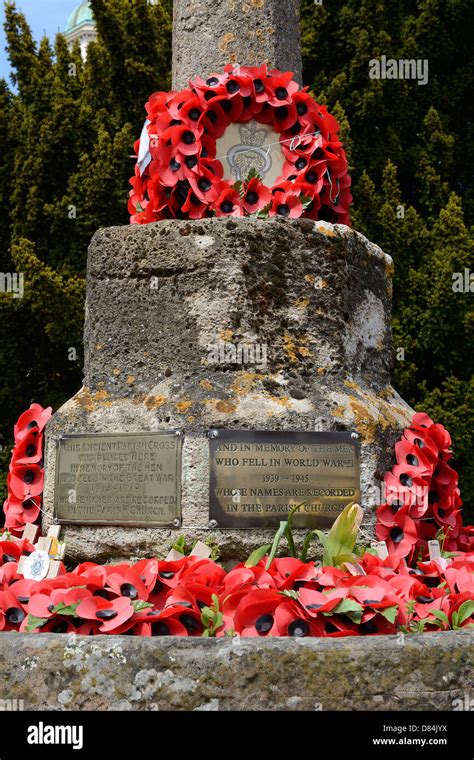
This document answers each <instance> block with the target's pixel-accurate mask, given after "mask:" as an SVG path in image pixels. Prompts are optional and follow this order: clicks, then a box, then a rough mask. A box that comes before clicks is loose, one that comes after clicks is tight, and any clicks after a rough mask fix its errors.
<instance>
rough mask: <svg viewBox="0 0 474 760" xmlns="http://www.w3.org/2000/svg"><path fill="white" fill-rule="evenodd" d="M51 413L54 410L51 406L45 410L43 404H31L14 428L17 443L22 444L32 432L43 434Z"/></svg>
mask: <svg viewBox="0 0 474 760" xmlns="http://www.w3.org/2000/svg"><path fill="white" fill-rule="evenodd" d="M51 413H52V409H51V407H50V406H49V407H48V408H47V409H43V407H42V406H41V404H31V406H30V408H29V409H27V411H26V412H23V414H21V415H20V417H19V418H18V421H17V423H16V425H15V426H14V428H13V434H14V436H15V443H20V441H22V440H23V438H24V437H25V436H27V435H28V433H30V432H31V431H32V430H37V431H38V432H39V433H41V432H42V431H43V430H44V428H45V427H46V423H47V422H48V420H49V419H50V417H51Z"/></svg>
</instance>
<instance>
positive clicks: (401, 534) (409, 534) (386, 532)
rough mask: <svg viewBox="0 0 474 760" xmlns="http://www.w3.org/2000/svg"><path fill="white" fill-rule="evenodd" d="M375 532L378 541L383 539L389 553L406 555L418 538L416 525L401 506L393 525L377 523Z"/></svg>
mask: <svg viewBox="0 0 474 760" xmlns="http://www.w3.org/2000/svg"><path fill="white" fill-rule="evenodd" d="M375 532H376V535H377V538H378V539H379V541H385V542H386V544H387V549H388V551H389V554H393V555H396V556H397V557H407V556H408V555H409V554H410V552H411V551H412V549H413V547H414V545H415V544H416V541H417V539H418V533H417V529H416V525H415V523H414V522H413V520H412V519H411V518H410V517H409V516H408V514H407V508H406V507H403V508H402V509H400V510H399V511H398V512H397V514H396V515H395V521H394V525H393V526H392V527H388V526H386V525H382V524H377V525H376V528H375Z"/></svg>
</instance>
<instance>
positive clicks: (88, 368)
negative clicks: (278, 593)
mask: <svg viewBox="0 0 474 760" xmlns="http://www.w3.org/2000/svg"><path fill="white" fill-rule="evenodd" d="M392 268H393V267H392V261H391V259H390V257H389V256H386V255H385V254H384V253H383V252H382V251H381V250H380V248H378V247H377V246H376V245H374V244H373V243H370V242H369V241H368V240H367V239H366V238H365V237H363V235H360V234H359V233H358V232H356V231H355V230H351V229H349V228H348V227H345V226H343V225H334V226H333V225H331V224H327V223H326V222H313V221H311V220H309V219H297V220H285V219H281V218H272V219H261V220H258V219H252V218H244V219H230V220H228V219H205V220H200V221H196V222H189V221H163V222H158V223H156V224H148V225H134V226H131V227H115V228H110V229H105V230H99V231H98V232H97V233H96V235H95V236H94V238H93V240H92V243H91V245H90V248H89V258H88V274H87V304H86V319H85V339H84V348H85V363H84V388H83V389H82V390H81V391H79V393H77V394H76V395H75V396H74V398H72V399H70V400H69V401H68V402H67V403H66V404H65V405H64V406H63V407H62V408H61V409H60V410H59V411H58V412H57V413H56V414H55V415H54V417H53V419H52V421H51V422H50V424H49V425H48V428H47V432H46V444H47V445H46V449H47V450H46V481H45V490H44V508H45V511H46V513H47V514H48V516H49V521H50V520H51V519H52V514H53V505H54V479H55V454H56V441H57V439H58V437H59V436H60V435H61V434H65V433H74V432H76V433H86V432H97V433H120V432H127V431H150V430H152V431H153V430H169V429H177V428H179V429H182V430H184V431H185V442H184V448H183V498H182V504H183V528H182V530H183V532H184V533H185V534H186V536H187V537H188V538H206V537H207V538H208V539H209V538H210V539H212V540H215V541H216V542H217V543H218V544H219V546H220V549H221V557H222V559H224V560H227V559H245V558H246V557H247V556H248V554H249V553H250V551H252V549H254V548H255V547H256V546H259V545H261V544H263V543H269V542H271V540H272V537H273V533H274V531H273V530H266V531H257V530H255V531H253V530H252V531H245V530H240V531H226V530H217V531H215V532H214V533H212V534H211V533H209V532H208V520H209V493H208V488H209V477H208V441H207V439H206V431H207V430H209V429H210V428H233V429H252V430H285V431H295V430H302V431H315V430H316V431H331V430H334V431H337V430H348V431H351V432H352V431H357V433H358V434H359V440H360V443H361V485H362V506H363V507H364V509H365V510H366V517H365V521H364V525H363V530H364V531H365V534H366V538H367V540H368V539H369V538H370V534H371V532H372V530H373V525H374V521H375V514H374V505H375V504H379V503H381V494H380V478H381V477H382V476H383V474H384V472H385V471H386V470H387V469H389V468H390V467H391V465H392V464H393V446H394V443H395V442H396V440H397V439H398V438H399V436H400V433H401V430H402V429H403V428H404V427H405V426H406V425H408V424H409V422H410V420H411V416H412V410H411V409H410V408H409V406H408V405H407V404H406V403H405V402H404V401H403V400H402V399H401V398H400V396H399V395H398V394H397V393H396V392H395V391H394V390H393V388H392V386H391V383H390V368H391V362H392V350H391V329H390V313H391V275H392ZM219 346H220V347H222V346H230V347H231V348H236V347H241V348H242V347H243V346H244V347H245V346H246V347H249V346H250V347H251V348H252V350H254V349H255V350H256V348H259V349H262V350H263V349H265V352H266V353H265V361H261V359H262V357H261V356H260V359H259V358H258V357H257V355H256V353H255V354H254V355H252V356H251V357H250V356H247V357H246V358H245V357H242V358H241V359H240V360H237V358H236V357H235V356H232V357H231V359H230V360H229V359H228V358H227V357H226V356H224V357H221V356H220V355H218V359H216V357H215V356H214V355H213V354H214V352H215V350H216V347H219ZM244 359H245V360H244ZM47 525H48V520H46V521H45V524H44V527H47ZM180 530H181V529H180V528H176V529H174V530H173V531H170V530H145V529H143V528H141V529H140V528H138V529H133V528H126V529H120V528H94V529H91V528H70V527H66V528H65V529H64V531H63V539H64V540H65V541H66V544H67V551H68V555H69V557H70V558H71V559H78V560H84V559H88V560H91V561H104V560H112V559H119V558H122V557H145V556H152V555H154V554H156V555H158V556H163V553H167V551H168V548H169V545H170V543H171V542H172V538H173V537H175V536H176V535H178V534H179V532H180Z"/></svg>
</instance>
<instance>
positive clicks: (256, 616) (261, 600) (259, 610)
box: [233, 589, 285, 637]
mask: <svg viewBox="0 0 474 760" xmlns="http://www.w3.org/2000/svg"><path fill="white" fill-rule="evenodd" d="M284 602H285V597H284V596H283V595H282V594H280V593H279V592H278V591H276V590H273V589H255V590H253V591H249V592H248V593H247V594H245V596H243V597H242V599H241V601H240V603H239V605H238V606H237V609H236V610H235V613H234V619H233V623H234V628H235V631H236V632H237V633H239V634H240V635H241V636H243V637H249V636H278V635H280V634H279V632H278V629H277V627H276V625H275V610H276V608H277V607H278V606H279V605H280V604H283V603H284Z"/></svg>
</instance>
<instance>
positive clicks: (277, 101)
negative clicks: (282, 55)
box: [264, 71, 298, 107]
mask: <svg viewBox="0 0 474 760" xmlns="http://www.w3.org/2000/svg"><path fill="white" fill-rule="evenodd" d="M269 73H270V76H269V77H268V78H267V79H266V80H265V83H264V84H265V90H266V91H267V93H268V102H269V104H270V105H271V106H276V107H278V106H281V105H285V104H288V105H292V100H293V95H294V94H295V93H296V92H297V91H298V85H297V83H296V82H295V81H294V79H293V74H292V72H291V71H287V72H286V73H284V74H282V73H281V72H280V71H270V72H269Z"/></svg>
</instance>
